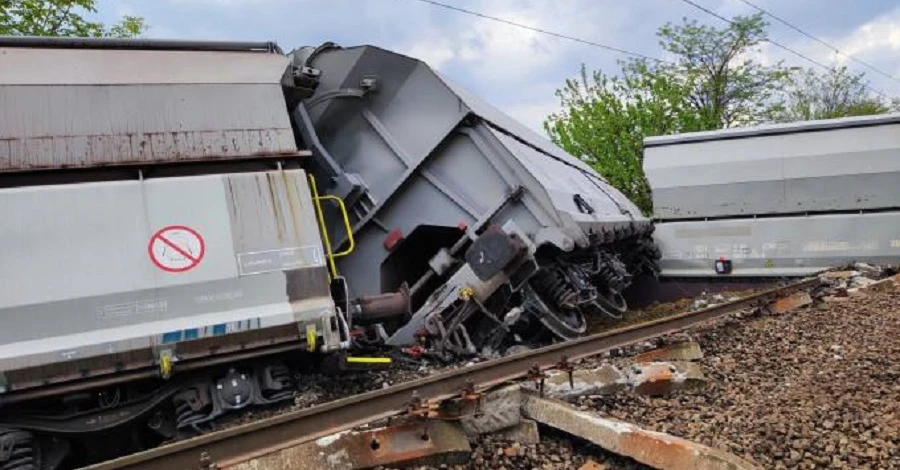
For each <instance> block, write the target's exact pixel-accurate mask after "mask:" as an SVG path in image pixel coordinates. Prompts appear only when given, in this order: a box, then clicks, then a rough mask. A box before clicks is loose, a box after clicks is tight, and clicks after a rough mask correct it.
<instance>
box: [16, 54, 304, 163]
mask: <svg viewBox="0 0 900 470" xmlns="http://www.w3.org/2000/svg"><path fill="white" fill-rule="evenodd" d="M286 66H287V58H286V57H283V56H281V55H277V54H264V53H251V52H246V53H236V52H204V51H142V50H78V49H30V48H3V49H0V172H3V171H22V170H35V169H56V168H79V167H97V166H107V165H122V164H146V163H168V162H178V161H196V160H223V159H239V158H250V157H262V156H273V155H296V154H297V151H298V149H297V146H296V143H295V140H294V136H293V131H292V129H291V125H290V120H289V117H288V113H287V110H286V106H285V101H284V97H283V94H282V91H281V85H280V80H281V77H282V75H283V73H284V72H285V70H286ZM60 70H66V73H59V71H60Z"/></svg>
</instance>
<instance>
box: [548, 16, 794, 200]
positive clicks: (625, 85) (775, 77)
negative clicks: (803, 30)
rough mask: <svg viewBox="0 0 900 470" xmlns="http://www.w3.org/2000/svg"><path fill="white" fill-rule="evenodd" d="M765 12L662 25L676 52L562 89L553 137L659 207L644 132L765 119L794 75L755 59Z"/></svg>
mask: <svg viewBox="0 0 900 470" xmlns="http://www.w3.org/2000/svg"><path fill="white" fill-rule="evenodd" d="M765 27H766V23H765V22H764V21H763V20H762V16H760V15H754V16H749V17H736V18H734V19H733V20H732V22H731V23H730V24H729V25H727V26H725V27H724V28H714V27H711V26H705V25H698V24H697V22H695V21H689V20H687V19H684V20H683V21H682V23H681V24H678V25H675V24H672V23H668V24H666V25H664V26H663V27H661V28H660V29H659V31H658V33H657V34H658V36H659V38H660V45H661V46H662V48H663V50H665V51H666V52H668V53H669V55H670V56H671V58H669V59H668V60H666V61H659V62H653V61H648V60H644V59H631V60H628V61H623V62H619V65H620V71H619V73H618V74H615V75H609V74H605V73H603V72H602V71H596V72H594V73H593V74H590V75H588V73H587V72H586V71H585V70H584V67H582V72H581V77H580V79H575V80H567V81H566V84H565V86H564V87H563V88H562V89H560V90H558V91H557V96H558V97H559V98H560V102H561V104H562V111H560V112H558V113H555V114H552V115H551V116H549V117H548V119H547V120H546V121H545V123H544V127H545V129H546V131H547V133H548V134H549V136H550V139H551V140H552V141H553V142H554V143H556V144H557V145H559V146H560V147H562V148H563V149H565V150H567V151H568V152H570V153H572V154H573V155H576V156H578V157H579V158H581V159H583V160H584V161H585V162H586V163H588V164H589V165H591V166H592V167H594V168H595V169H596V170H597V171H598V172H599V173H600V174H601V175H603V176H604V177H605V178H606V179H607V180H608V181H609V182H610V184H612V185H613V186H615V187H616V188H617V189H619V190H620V191H622V192H623V193H624V194H625V195H626V196H628V197H629V198H630V199H631V200H632V201H633V202H634V203H635V204H637V205H638V206H639V207H640V208H641V210H642V211H643V212H644V213H646V214H649V213H650V212H652V202H651V201H652V200H651V197H650V190H649V187H648V185H647V182H646V179H645V178H644V173H643V145H642V144H643V139H644V137H645V136H650V135H664V134H673V133H680V132H690V131H700V130H711V129H718V128H722V127H730V126H734V125H742V124H746V123H753V122H759V121H760V120H761V118H762V116H763V114H764V113H763V112H764V110H765V109H766V106H767V103H768V102H769V101H770V100H771V98H772V96H773V95H774V94H775V92H776V91H777V90H779V89H780V88H781V84H782V83H783V82H784V80H785V79H786V78H787V77H788V75H789V72H790V71H789V70H788V69H786V68H784V67H783V66H782V65H781V64H780V63H779V64H775V65H770V66H767V65H763V64H762V63H760V62H759V61H758V60H756V59H754V58H753V54H754V52H755V50H754V49H755V48H757V46H758V45H759V44H760V43H761V42H763V41H764V40H765Z"/></svg>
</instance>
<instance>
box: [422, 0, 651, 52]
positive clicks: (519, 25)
mask: <svg viewBox="0 0 900 470" xmlns="http://www.w3.org/2000/svg"><path fill="white" fill-rule="evenodd" d="M415 1H417V2H422V3H428V4H430V5H434V6H436V7H441V8H446V9H448V10H454V11H457V12H460V13H465V14H467V15H472V16H477V17H479V18H484V19H486V20H491V21H496V22H498V23H504V24H508V25H510V26H515V27H517V28H523V29H528V30H531V31H534V32H537V33H541V34H547V35H550V36H555V37H558V38H562V39H567V40H569V41H575V42H579V43H581V44H587V45H589V46H593V47H599V48H601V49H606V50H608V51H612V52H617V53H619V54H625V55H630V56H634V57H640V58H642V59H646V60H652V61H654V62H665V61H664V60H661V59H657V58H654V57H650V56H647V55H644V54H641V53H639V52H632V51H628V50H625V49H620V48H618V47H613V46H608V45H606V44H601V43H599V42H595V41H590V40H587V39H581V38H577V37H574V36H568V35H565V34H562V33H557V32H554V31H548V30H546V29H541V28H535V27H533V26H528V25H526V24H522V23H517V22H515V21H510V20H507V19H503V18H499V17H496V16H491V15H487V14H484V13H479V12H477V11H473V10H467V9H465V8H461V7H457V6H453V5H447V4H446V3H441V2H437V1H434V0H415Z"/></svg>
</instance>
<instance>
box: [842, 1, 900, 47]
mask: <svg viewBox="0 0 900 470" xmlns="http://www.w3.org/2000/svg"><path fill="white" fill-rule="evenodd" d="M840 49H841V51H843V52H845V53H847V54H850V55H853V56H857V55H872V54H873V53H875V52H877V53H880V54H885V55H888V54H893V55H895V56H896V52H900V8H897V9H895V10H894V11H892V12H889V13H887V14H884V15H882V16H879V17H877V18H875V19H874V20H872V21H869V22H867V23H864V24H862V25H860V26H858V27H857V28H856V29H855V30H854V31H853V32H852V33H851V34H850V35H849V36H848V37H846V38H844V39H843V40H842V41H841V45H840Z"/></svg>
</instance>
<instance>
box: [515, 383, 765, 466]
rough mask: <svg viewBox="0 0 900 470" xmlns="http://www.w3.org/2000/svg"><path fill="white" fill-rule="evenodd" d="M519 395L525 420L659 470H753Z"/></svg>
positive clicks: (674, 440)
mask: <svg viewBox="0 0 900 470" xmlns="http://www.w3.org/2000/svg"><path fill="white" fill-rule="evenodd" d="M523 396H524V400H523V402H524V404H523V412H524V414H525V416H527V417H528V418H531V419H534V420H536V421H538V422H540V423H542V424H545V425H547V426H550V427H553V428H556V429H559V430H560V431H563V432H566V433H569V434H572V435H574V436H577V437H579V438H582V439H585V440H587V441H589V442H591V443H593V444H595V445H598V446H600V447H602V448H604V449H606V450H608V451H611V452H614V453H616V454H619V455H622V456H624V457H629V458H632V459H634V460H636V461H638V462H640V463H643V464H645V465H649V466H651V467H654V468H657V469H660V470H687V469H691V470H745V469H747V470H749V469H755V468H757V467H756V466H754V465H753V464H752V463H751V462H748V461H746V460H744V459H741V458H739V457H737V456H735V455H732V454H729V453H727V452H724V451H722V450H718V449H713V448H711V447H707V446H704V445H702V444H698V443H695V442H691V441H688V440H685V439H681V438H678V437H675V436H671V435H668V434H663V433H658V432H654V431H648V430H646V429H642V428H640V427H638V426H635V425H633V424H629V423H625V422H622V421H617V420H612V419H606V418H600V417H598V416H595V415H593V414H590V413H588V412H582V411H578V410H575V409H574V408H572V407H571V406H569V405H567V404H565V403H560V402H557V401H555V400H551V399H547V398H540V397H538V396H536V395H533V394H530V393H525V394H523Z"/></svg>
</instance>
